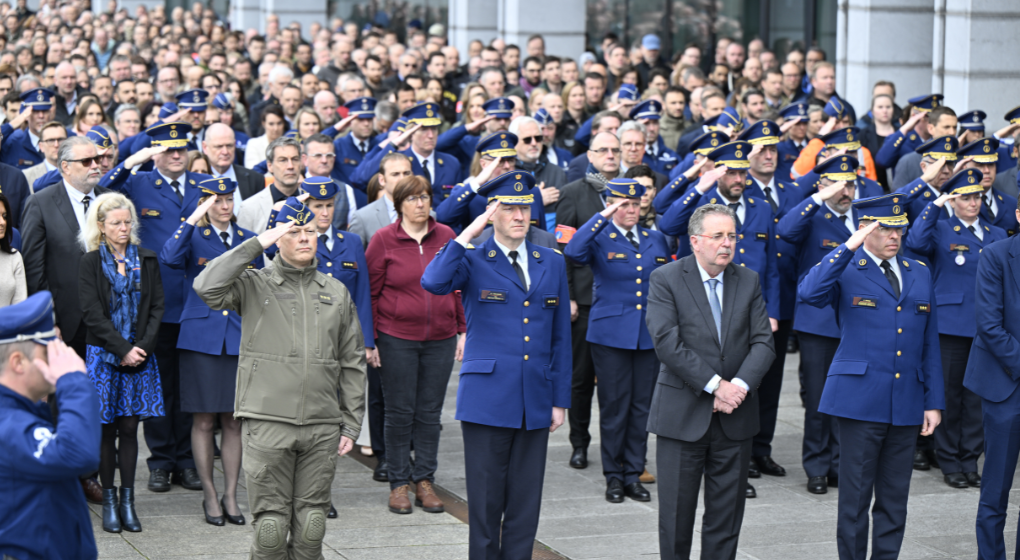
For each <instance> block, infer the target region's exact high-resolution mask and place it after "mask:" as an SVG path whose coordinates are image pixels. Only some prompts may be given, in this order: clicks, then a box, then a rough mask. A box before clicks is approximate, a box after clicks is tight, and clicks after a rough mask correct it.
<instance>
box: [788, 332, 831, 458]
mask: <svg viewBox="0 0 1020 560" xmlns="http://www.w3.org/2000/svg"><path fill="white" fill-rule="evenodd" d="M797 339H798V340H799V341H800V372H801V383H803V384H804V444H803V447H802V451H801V457H802V462H803V464H804V471H805V472H806V473H807V475H808V478H811V477H814V476H837V475H838V473H839V450H840V442H839V426H838V425H837V424H836V422H835V420H834V419H833V417H832V416H829V415H828V414H825V413H824V412H818V405H819V404H820V403H821V401H822V390H823V389H825V380H826V378H827V377H828V376H829V367H830V366H832V359H833V358H834V357H835V356H836V349H837V348H839V339H838V338H830V337H828V336H818V335H817V334H811V333H806V332H801V333H798V334H797Z"/></svg>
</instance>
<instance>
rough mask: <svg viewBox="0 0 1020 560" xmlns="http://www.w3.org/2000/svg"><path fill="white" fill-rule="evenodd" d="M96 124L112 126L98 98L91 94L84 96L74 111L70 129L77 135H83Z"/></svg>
mask: <svg viewBox="0 0 1020 560" xmlns="http://www.w3.org/2000/svg"><path fill="white" fill-rule="evenodd" d="M97 124H105V125H106V126H108V127H110V128H111V129H112V128H113V123H111V122H110V119H108V118H107V117H106V111H103V106H102V105H101V104H100V103H99V99H97V98H95V97H93V96H91V95H90V96H87V97H84V98H83V99H82V100H81V103H79V104H78V107H77V110H75V112H74V121H73V124H72V125H71V131H72V132H74V133H75V134H77V135H79V136H85V135H86V134H88V133H89V130H92V127H93V126H96V125H97Z"/></svg>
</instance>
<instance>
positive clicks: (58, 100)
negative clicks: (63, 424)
mask: <svg viewBox="0 0 1020 560" xmlns="http://www.w3.org/2000/svg"><path fill="white" fill-rule="evenodd" d="M75 90H77V92H78V95H77V96H75V99H76V100H77V102H79V103H80V102H81V96H82V95H85V94H86V93H88V92H89V91H88V90H87V89H84V88H82V87H81V86H75ZM52 91H53V93H54V95H53V106H54V108H55V109H56V113H55V114H54V117H53V120H55V121H58V122H60V124H62V125H64V126H71V123H72V122H73V121H74V113H69V112H68V111H67V100H66V99H64V96H62V95H60V94H59V93H57V88H56V87H54V88H53V90H52ZM110 118H111V119H112V118H113V115H112V113H111V115H110ZM65 340H70V339H69V338H65Z"/></svg>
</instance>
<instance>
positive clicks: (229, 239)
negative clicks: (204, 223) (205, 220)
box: [209, 205, 240, 246]
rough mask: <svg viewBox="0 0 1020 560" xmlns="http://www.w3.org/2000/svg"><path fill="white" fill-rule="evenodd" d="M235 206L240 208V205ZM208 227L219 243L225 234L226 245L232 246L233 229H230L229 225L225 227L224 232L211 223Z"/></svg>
mask: <svg viewBox="0 0 1020 560" xmlns="http://www.w3.org/2000/svg"><path fill="white" fill-rule="evenodd" d="M236 206H240V205H236ZM236 206H235V207H236ZM209 227H211V228H212V230H213V231H214V232H215V233H216V238H217V239H219V240H220V241H221V242H222V241H223V234H224V233H226V234H227V245H230V246H233V245H234V229H233V228H232V227H230V225H229V224H228V225H227V229H226V230H222V229H220V228H218V227H216V226H214V225H213V224H211V223H210V224H209Z"/></svg>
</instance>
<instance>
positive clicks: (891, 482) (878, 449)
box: [802, 341, 921, 560]
mask: <svg viewBox="0 0 1020 560" xmlns="http://www.w3.org/2000/svg"><path fill="white" fill-rule="evenodd" d="M802 342H803V341H802ZM802 348H803V346H802ZM837 421H838V422H839V437H840V444H841V449H842V456H841V457H840V462H839V513H838V518H837V519H838V520H837V522H836V548H837V549H838V550H839V559H840V560H867V558H868V556H867V554H868V509H869V508H870V509H871V517H872V520H873V521H874V524H875V527H874V530H873V531H872V538H871V558H872V560H895V559H896V558H898V557H899V554H900V545H902V544H903V530H904V528H905V527H906V525H907V494H909V493H910V475H911V473H912V472H913V457H914V446H915V444H916V442H917V434H918V432H919V431H920V429H921V427H920V426H893V425H892V424H885V423H880V422H865V421H861V420H851V419H849V418H839V419H838V420H837ZM872 497H874V499H875V503H874V506H872V505H871V499H872Z"/></svg>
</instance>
